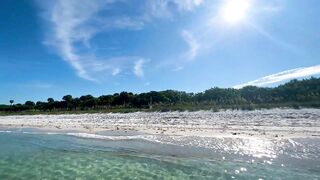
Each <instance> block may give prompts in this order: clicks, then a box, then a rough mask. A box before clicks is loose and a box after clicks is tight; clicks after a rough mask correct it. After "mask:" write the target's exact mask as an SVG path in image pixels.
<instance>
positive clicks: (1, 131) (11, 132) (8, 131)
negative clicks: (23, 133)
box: [0, 131, 12, 133]
mask: <svg viewBox="0 0 320 180" xmlns="http://www.w3.org/2000/svg"><path fill="white" fill-rule="evenodd" d="M0 133H12V131H0Z"/></svg>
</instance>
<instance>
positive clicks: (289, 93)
mask: <svg viewBox="0 0 320 180" xmlns="http://www.w3.org/2000/svg"><path fill="white" fill-rule="evenodd" d="M319 89H320V78H310V79H306V80H300V81H298V80H292V81H290V82H288V83H285V84H283V85H279V86H278V87H273V88H265V87H255V86H246V87H243V88H241V89H234V88H218V87H214V88H211V89H208V90H205V91H204V92H199V93H188V92H184V91H176V90H165V91H150V92H146V93H140V94H135V93H132V92H125V91H123V92H121V93H115V94H113V95H111V94H109V95H101V96H99V97H94V96H92V95H90V94H89V95H83V96H80V97H73V96H72V95H65V96H63V97H62V98H61V99H59V100H57V99H56V100H55V99H53V98H50V97H49V98H48V99H47V101H37V102H33V101H26V102H25V103H23V104H21V103H16V102H15V101H14V99H11V100H8V103H10V105H9V104H0V115H14V114H70V113H99V112H103V113H108V112H120V113H130V112H137V111H145V112H158V111H160V112H168V111H199V110H210V111H219V110H220V109H236V110H255V109H272V108H281V107H282V108H285V107H287V108H294V109H299V108H320V93H319Z"/></svg>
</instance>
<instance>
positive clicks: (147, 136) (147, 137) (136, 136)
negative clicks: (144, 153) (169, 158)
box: [66, 133, 157, 142]
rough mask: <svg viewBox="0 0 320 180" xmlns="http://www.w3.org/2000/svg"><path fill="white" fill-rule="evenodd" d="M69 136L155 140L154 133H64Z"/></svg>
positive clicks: (118, 139)
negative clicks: (108, 134) (122, 134)
mask: <svg viewBox="0 0 320 180" xmlns="http://www.w3.org/2000/svg"><path fill="white" fill-rule="evenodd" d="M66 135H69V136H76V137H80V138H90V139H103V140H115V141H121V140H139V139H140V140H147V141H155V142H157V141H156V138H155V137H154V135H132V136H104V135H99V134H90V133H66Z"/></svg>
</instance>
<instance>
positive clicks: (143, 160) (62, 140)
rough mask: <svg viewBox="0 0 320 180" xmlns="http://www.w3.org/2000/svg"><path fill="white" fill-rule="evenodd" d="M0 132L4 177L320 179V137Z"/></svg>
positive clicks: (0, 170)
mask: <svg viewBox="0 0 320 180" xmlns="http://www.w3.org/2000/svg"><path fill="white" fill-rule="evenodd" d="M84 137H85V136H83V135H81V137H79V136H76V134H48V133H43V132H37V133H23V132H5V131H2V132H1V133H0V147H1V150H0V179H256V180H257V179H259V178H260V179H304V180H307V179H320V162H319V161H320V159H319V155H320V153H319V152H320V150H319V147H320V141H319V139H316V138H315V139H293V140H274V141H266V140H255V139H251V140H243V139H236V138H235V139H230V138H229V139H228V138H217V139H214V138H211V139H210V138H202V139H201V138H195V137H194V138H189V139H188V138H180V137H165V136H158V137H151V136H148V137H140V136H138V137H136V138H126V137H124V136H121V138H115V139H113V138H112V137H111V138H110V137H109V136H105V137H106V138H101V137H102V136H99V138H93V137H91V138H84Z"/></svg>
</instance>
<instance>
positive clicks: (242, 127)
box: [0, 109, 320, 139]
mask: <svg viewBox="0 0 320 180" xmlns="http://www.w3.org/2000/svg"><path fill="white" fill-rule="evenodd" d="M292 114H294V115H295V116H298V117H297V121H296V120H292V117H291V116H289V115H292ZM300 116H301V117H300ZM310 116H312V117H311V120H310V121H309V122H308V118H310ZM306 117H308V118H306ZM318 117H320V110H318V109H303V110H293V109H286V110H284V109H273V110H256V111H224V112H211V111H197V112H166V113H155V112H135V113H126V114H119V113H97V114H69V115H65V114H63V115H14V116H2V117H0V128H1V129H6V128H7V129H10V128H14V129H19V128H23V129H25V128H36V129H39V130H45V131H53V132H62V131H77V132H83V133H90V134H99V133H101V132H104V131H108V132H112V133H115V134H117V133H118V134H119V133H122V134H125V135H126V134H131V132H134V133H140V134H148V135H169V136H197V137H232V138H240V137H244V138H246V137H259V138H279V139H280V138H303V137H312V138H320V121H319V120H317V119H318ZM233 118H234V119H233ZM303 118H304V119H303ZM300 121H301V122H300Z"/></svg>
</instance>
